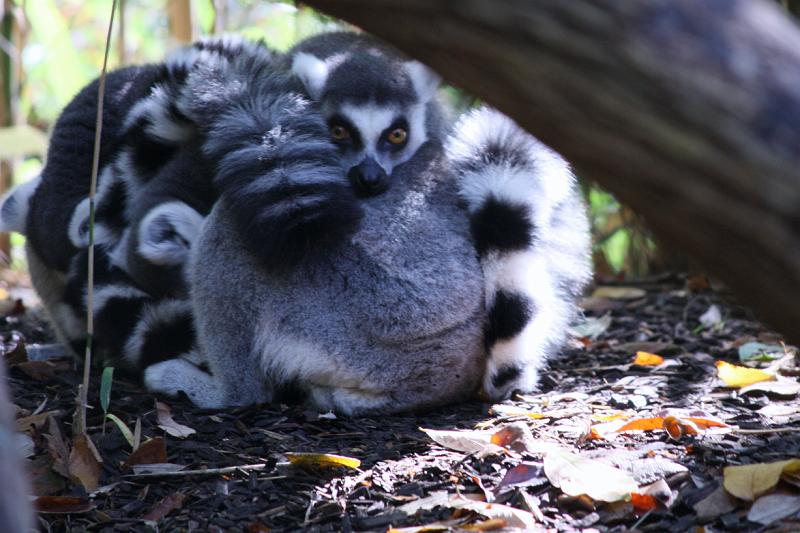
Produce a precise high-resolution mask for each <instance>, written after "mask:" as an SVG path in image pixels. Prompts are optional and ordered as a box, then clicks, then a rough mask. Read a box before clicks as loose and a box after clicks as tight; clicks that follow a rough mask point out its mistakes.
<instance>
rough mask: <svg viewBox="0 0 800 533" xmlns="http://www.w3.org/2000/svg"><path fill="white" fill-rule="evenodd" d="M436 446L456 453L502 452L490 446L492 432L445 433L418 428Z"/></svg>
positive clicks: (497, 447)
mask: <svg viewBox="0 0 800 533" xmlns="http://www.w3.org/2000/svg"><path fill="white" fill-rule="evenodd" d="M419 429H420V431H422V432H424V433H425V434H426V435H428V436H429V437H430V438H431V439H433V440H434V441H435V442H436V443H437V444H439V445H440V446H443V447H445V448H449V449H451V450H455V451H457V452H464V453H478V452H486V451H490V452H494V453H499V452H502V448H501V447H499V446H497V445H496V444H492V442H491V440H492V435H493V434H494V432H492V431H475V430H461V431H447V430H438V429H424V428H419Z"/></svg>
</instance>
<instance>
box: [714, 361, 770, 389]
mask: <svg viewBox="0 0 800 533" xmlns="http://www.w3.org/2000/svg"><path fill="white" fill-rule="evenodd" d="M716 365H717V376H718V377H719V378H720V379H721V380H722V381H723V382H724V383H725V386H727V387H734V388H740V387H746V386H748V385H752V384H753V383H758V382H759V381H770V380H774V379H775V376H773V375H772V374H768V373H767V372H764V371H763V370H758V369H757V368H747V367H744V366H737V365H732V364H730V363H726V362H725V361H717V363H716Z"/></svg>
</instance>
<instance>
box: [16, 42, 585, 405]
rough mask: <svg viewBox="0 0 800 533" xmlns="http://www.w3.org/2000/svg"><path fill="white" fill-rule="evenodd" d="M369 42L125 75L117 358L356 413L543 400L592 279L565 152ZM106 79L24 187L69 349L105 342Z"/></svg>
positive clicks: (118, 153)
mask: <svg viewBox="0 0 800 533" xmlns="http://www.w3.org/2000/svg"><path fill="white" fill-rule="evenodd" d="M437 87H438V78H437V76H435V75H434V74H433V73H432V72H431V71H429V70H428V69H427V68H426V67H424V66H423V65H422V64H420V63H418V62H416V61H410V60H408V59H407V58H404V57H403V56H402V55H401V54H399V53H398V52H397V51H395V50H393V49H391V48H389V47H388V46H386V45H385V44H383V43H381V42H379V41H377V40H375V39H373V38H370V37H368V36H365V35H361V34H354V33H331V34H323V35H319V36H316V37H312V38H310V39H307V40H305V41H303V42H301V43H300V44H299V45H297V46H296V47H295V48H293V49H292V50H290V51H289V52H287V53H285V54H279V53H275V52H273V51H271V50H269V49H268V48H267V47H266V46H264V45H263V44H257V43H251V42H247V41H244V40H240V39H235V38H229V37H226V38H214V39H209V40H205V41H201V42H199V43H197V44H195V45H193V46H191V47H189V48H187V49H184V50H181V51H179V52H178V53H176V54H174V55H172V56H171V57H169V58H168V59H167V60H166V61H165V62H164V63H162V64H157V65H146V66H137V67H128V68H123V69H120V70H117V71H114V72H111V73H110V74H109V75H108V77H107V80H106V89H105V90H106V93H105V101H104V102H105V108H104V115H103V131H102V145H101V153H100V162H101V172H100V176H99V185H98V193H97V202H96V205H97V207H96V210H95V225H94V230H93V231H94V240H95V242H96V243H97V244H98V247H97V250H96V256H95V265H94V276H95V284H96V287H95V291H94V298H93V313H94V320H95V332H96V333H95V338H94V342H95V346H96V350H97V351H99V352H100V353H101V354H102V356H103V357H105V358H106V359H110V360H112V361H115V363H114V364H117V365H124V366H127V367H128V368H129V369H132V370H136V371H138V372H140V373H142V374H143V377H144V383H145V384H146V386H147V387H148V388H149V389H150V390H153V391H156V392H161V393H165V394H170V395H175V394H178V393H181V392H183V393H185V394H186V395H188V397H189V398H190V399H191V400H192V401H193V402H194V403H195V404H197V405H198V406H201V407H206V408H221V407H226V406H234V405H248V404H254V403H260V402H269V401H288V400H304V401H306V402H308V403H309V404H310V405H312V406H314V407H317V408H320V409H334V410H337V411H339V412H342V413H349V414H361V413H367V412H394V411H401V410H409V409H417V408H424V407H429V406H434V405H438V404H442V403H445V402H451V401H454V400H458V399H461V398H465V397H468V396H470V395H471V394H474V393H475V392H476V391H477V390H478V389H479V388H480V387H481V386H482V389H483V391H484V392H485V393H486V394H488V396H489V397H491V398H493V399H501V398H504V397H507V396H509V395H510V394H511V392H512V391H514V390H517V389H519V390H524V391H527V390H531V389H533V388H534V387H535V385H536V383H537V372H538V370H539V369H540V367H541V365H542V364H543V362H544V361H545V359H546V358H547V357H548V356H549V355H551V354H552V353H553V352H554V351H555V350H556V349H558V348H559V346H560V345H561V343H562V342H563V339H564V337H565V332H566V329H567V326H568V323H569V322H570V320H571V319H572V318H573V317H574V314H575V311H576V305H575V301H576V298H577V297H578V295H579V294H580V292H581V290H582V289H583V287H584V285H585V283H586V282H587V280H588V279H589V276H590V270H591V268H590V262H589V253H588V251H589V238H588V230H587V219H586V215H585V213H584V208H583V205H582V202H581V200H580V197H579V194H578V191H577V187H576V183H575V179H574V177H573V175H572V173H571V171H570V169H569V167H568V165H567V164H566V163H565V162H564V160H563V159H562V158H561V157H559V156H558V155H557V154H556V153H554V152H553V151H551V150H550V149H548V148H547V147H545V146H544V145H542V144H541V143H539V142H538V141H537V140H536V139H534V138H533V137H531V136H530V135H528V134H526V133H525V132H523V131H522V130H521V129H520V128H518V127H517V126H516V125H515V124H514V123H513V122H512V121H511V120H509V119H508V118H506V117H504V116H503V115H501V114H500V113H498V112H497V111H494V110H491V109H488V108H483V109H479V110H475V111H472V112H469V113H467V114H466V115H465V116H464V117H462V118H461V119H460V120H459V121H458V122H456V123H455V124H454V125H453V124H448V122H447V120H446V119H445V117H444V114H443V113H442V109H441V107H440V103H439V102H438V101H437V98H436V91H437ZM97 93H98V83H97V82H94V83H92V84H91V85H89V86H88V87H86V88H85V89H84V90H83V91H82V92H81V93H80V94H79V95H78V96H76V97H75V99H74V100H73V101H72V102H71V103H70V104H69V105H68V106H67V107H66V108H65V110H64V111H63V113H62V115H61V117H60V118H59V120H58V122H57V123H56V126H55V128H54V130H53V134H52V139H51V144H50V149H49V153H48V158H47V164H46V166H45V168H44V170H43V172H42V174H41V176H40V177H39V178H37V179H36V180H34V181H32V182H30V183H27V184H24V185H21V186H19V187H17V188H16V189H14V190H13V191H12V192H11V193H9V195H7V196H6V198H5V200H4V202H3V204H2V207H0V223H1V225H2V228H3V229H5V230H14V231H20V232H22V233H24V234H26V235H27V256H28V261H29V267H30V273H31V278H32V280H33V283H34V285H35V288H36V290H37V291H38V293H39V294H40V296H41V298H42V301H43V303H44V305H45V307H46V309H47V311H48V313H49V315H50V318H51V319H52V322H53V324H54V326H55V329H56V330H57V332H58V335H59V337H60V339H61V340H62V341H63V342H65V343H66V344H68V345H70V346H72V347H73V348H74V349H75V350H76V351H77V353H82V347H83V345H84V343H85V335H86V333H85V327H86V324H85V315H86V312H87V310H86V305H87V300H86V275H87V245H88V242H89V231H90V229H89V228H90V225H89V218H90V213H89V201H88V192H89V178H88V176H89V169H90V168H91V158H92V144H93V137H94V129H95V113H96V105H97Z"/></svg>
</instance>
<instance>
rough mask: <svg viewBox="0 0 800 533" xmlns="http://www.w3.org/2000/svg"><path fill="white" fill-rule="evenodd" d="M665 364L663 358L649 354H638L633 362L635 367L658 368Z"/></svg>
mask: <svg viewBox="0 0 800 533" xmlns="http://www.w3.org/2000/svg"><path fill="white" fill-rule="evenodd" d="M663 362H664V358H663V357H661V356H660V355H657V354H654V353H649V352H636V358H635V359H634V360H633V364H634V365H640V366H658V365H660V364H661V363H663Z"/></svg>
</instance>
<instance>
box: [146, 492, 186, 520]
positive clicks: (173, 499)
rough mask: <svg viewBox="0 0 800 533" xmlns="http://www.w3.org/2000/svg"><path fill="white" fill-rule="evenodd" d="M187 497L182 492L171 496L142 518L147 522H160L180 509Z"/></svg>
mask: <svg viewBox="0 0 800 533" xmlns="http://www.w3.org/2000/svg"><path fill="white" fill-rule="evenodd" d="M185 499H186V496H185V495H184V494H182V493H180V492H176V493H174V494H170V495H169V496H167V497H166V498H164V499H163V500H161V501H160V502H158V503H157V504H156V505H155V506H154V507H153V508H152V509H150V511H148V512H147V514H146V515H144V516H143V517H142V518H144V519H145V520H153V521H154V522H155V521H158V520H161V519H162V518H164V517H165V516H167V515H168V514H169V513H171V512H172V511H174V510H175V509H180V508H181V507H182V506H183V501H184V500H185Z"/></svg>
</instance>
